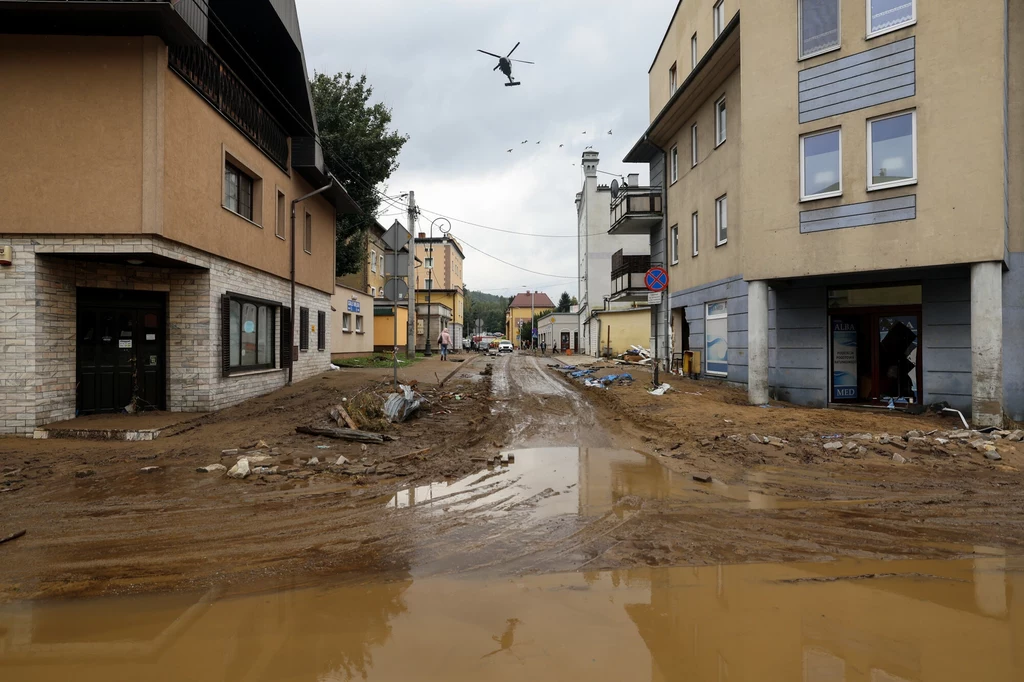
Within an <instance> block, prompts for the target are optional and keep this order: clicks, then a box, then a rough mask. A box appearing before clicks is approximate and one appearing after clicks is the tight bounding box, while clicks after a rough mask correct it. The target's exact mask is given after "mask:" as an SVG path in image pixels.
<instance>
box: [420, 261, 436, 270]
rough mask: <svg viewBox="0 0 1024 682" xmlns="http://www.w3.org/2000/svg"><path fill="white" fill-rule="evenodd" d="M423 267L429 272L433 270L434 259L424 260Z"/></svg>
mask: <svg viewBox="0 0 1024 682" xmlns="http://www.w3.org/2000/svg"><path fill="white" fill-rule="evenodd" d="M423 267H425V268H426V269H427V270H431V269H433V267H434V259H433V258H424V259H423Z"/></svg>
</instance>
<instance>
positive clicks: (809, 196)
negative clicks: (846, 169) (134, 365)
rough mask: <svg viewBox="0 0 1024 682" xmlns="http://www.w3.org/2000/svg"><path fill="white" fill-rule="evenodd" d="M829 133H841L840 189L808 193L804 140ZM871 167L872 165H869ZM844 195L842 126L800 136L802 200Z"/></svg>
mask: <svg viewBox="0 0 1024 682" xmlns="http://www.w3.org/2000/svg"><path fill="white" fill-rule="evenodd" d="M829 133H839V189H838V190H836V191H834V192H822V193H821V194H808V193H807V188H806V180H807V174H806V173H805V172H804V161H805V157H804V140H806V139H807V138H809V137H817V136H818V135H827V134H829ZM869 168H870V167H869ZM842 195H843V130H842V128H826V129H825V130H816V131H814V132H813V133H807V134H806V135H801V136H800V201H816V200H818V199H829V198H832V197H839V196H842Z"/></svg>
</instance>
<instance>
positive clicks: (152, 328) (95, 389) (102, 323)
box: [76, 289, 166, 415]
mask: <svg viewBox="0 0 1024 682" xmlns="http://www.w3.org/2000/svg"><path fill="white" fill-rule="evenodd" d="M165 301H166V299H165V296H164V294H161V293H154V292H136V291H117V290H111V289H79V290H78V327H77V329H78V335H77V348H76V350H77V352H76V358H77V363H76V364H77V387H78V391H77V399H76V400H77V410H78V414H83V415H84V414H100V413H111V412H120V411H122V410H123V409H125V408H126V407H127V406H128V405H130V404H132V403H134V405H135V408H136V409H140V410H162V409H165V407H166V369H165V368H166V343H165V335H166V322H165V320H166V315H165V311H166V303H165Z"/></svg>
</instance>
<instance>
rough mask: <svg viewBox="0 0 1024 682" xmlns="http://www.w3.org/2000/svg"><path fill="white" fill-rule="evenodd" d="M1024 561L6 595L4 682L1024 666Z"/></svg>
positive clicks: (938, 680)
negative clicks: (114, 594)
mask: <svg viewBox="0 0 1024 682" xmlns="http://www.w3.org/2000/svg"><path fill="white" fill-rule="evenodd" d="M1022 568H1024V562H1021V561H1016V560H1013V559H1009V558H1005V557H1002V556H998V555H991V556H983V557H979V558H977V559H974V560H955V561H945V562H940V561H900V562H861V561H853V560H847V561H840V562H831V563H820V564H793V565H786V566H780V565H763V564H753V565H743V566H707V567H700V568H689V567H679V568H658V569H644V568H638V569H631V570H622V571H604V572H577V573H571V574H549V575H538V576H529V577H523V578H505V579H498V580H478V579H446V578H430V579H423V580H417V579H413V578H410V577H406V578H404V579H398V580H394V581H388V582H371V583H366V584H360V585H353V586H340V587H320V588H313V589H302V590H283V591H275V592H273V593H267V594H257V595H252V596H249V597H244V598H232V599H218V598H217V597H216V595H215V594H195V595H176V596H173V597H146V598H134V599H128V598H117V599H108V600H103V601H98V600H85V601H79V602H63V603H60V602H58V603H34V604H33V603H27V604H13V605H8V606H5V607H3V608H2V609H0V666H2V668H0V672H2V677H3V679H4V680H5V681H8V680H9V681H11V682H22V681H25V682H29V681H33V682H34V681H43V680H47V681H50V680H59V679H74V680H80V681H83V682H86V681H92V680H95V681H97V682H99V681H103V682H108V681H111V680H155V681H156V680H168V681H171V680H185V679H187V680H196V681H202V680H218V681H225V682H234V681H242V680H295V681H305V680H308V681H310V682H314V681H316V682H319V681H327V680H331V681H334V680H338V681H340V680H353V679H354V680H360V679H366V680H399V679H402V680H446V681H450V680H467V681H469V680H552V681H554V680H566V679H573V678H576V679H585V680H656V681H662V680H723V681H724V680H730V681H742V680H750V681H752V682H753V681H758V682H776V681H777V682H792V681H793V680H805V681H806V682H842V681H847V680H849V681H854V680H858V681H859V680H864V681H870V682H912V681H913V682H924V681H929V682H944V681H947V680H948V681H949V682H954V681H955V682H962V681H963V680H985V681H986V682H1000V681H1007V682H1009V681H1011V680H1020V679H1022V676H1024V656H1022V652H1024V599H1022V595H1024V580H1022V575H1024V574H1022V572H1021V569H1022Z"/></svg>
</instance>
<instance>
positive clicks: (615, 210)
mask: <svg viewBox="0 0 1024 682" xmlns="http://www.w3.org/2000/svg"><path fill="white" fill-rule="evenodd" d="M611 212H612V214H611V228H610V229H609V230H608V234H649V233H650V231H651V228H653V227H656V226H657V225H658V223H660V222H661V217H662V206H661V188H660V187H622V188H621V189H619V191H618V193H617V194H616V195H615V196H614V197H612V208H611Z"/></svg>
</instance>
